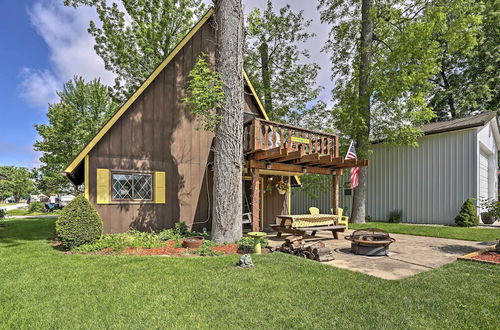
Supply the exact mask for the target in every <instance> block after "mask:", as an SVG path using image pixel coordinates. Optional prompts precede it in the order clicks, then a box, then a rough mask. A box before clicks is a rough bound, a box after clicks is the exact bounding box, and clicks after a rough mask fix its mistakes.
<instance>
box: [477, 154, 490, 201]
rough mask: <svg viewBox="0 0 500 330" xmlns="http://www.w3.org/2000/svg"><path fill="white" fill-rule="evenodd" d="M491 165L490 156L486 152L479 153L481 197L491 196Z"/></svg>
mask: <svg viewBox="0 0 500 330" xmlns="http://www.w3.org/2000/svg"><path fill="white" fill-rule="evenodd" d="M488 174H489V166H488V156H487V155H486V154H484V153H482V152H481V153H480V155H479V197H480V198H488V197H489V196H490V190H489V186H490V185H489V175H488Z"/></svg>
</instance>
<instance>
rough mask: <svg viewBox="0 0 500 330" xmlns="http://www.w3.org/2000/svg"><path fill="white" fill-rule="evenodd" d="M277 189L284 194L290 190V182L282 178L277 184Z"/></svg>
mask: <svg viewBox="0 0 500 330" xmlns="http://www.w3.org/2000/svg"><path fill="white" fill-rule="evenodd" d="M276 189H277V190H278V193H279V194H280V195H284V194H286V192H287V191H288V184H287V183H286V182H285V181H283V180H280V182H278V183H277V184H276Z"/></svg>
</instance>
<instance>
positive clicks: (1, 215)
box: [0, 209, 7, 220]
mask: <svg viewBox="0 0 500 330" xmlns="http://www.w3.org/2000/svg"><path fill="white" fill-rule="evenodd" d="M6 214H7V212H6V211H5V210H4V209H0V220H2V219H3V218H5V215H6Z"/></svg>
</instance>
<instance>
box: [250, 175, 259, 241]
mask: <svg viewBox="0 0 500 330" xmlns="http://www.w3.org/2000/svg"><path fill="white" fill-rule="evenodd" d="M251 171H252V231H253V232H257V231H259V214H260V199H259V196H260V174H259V169H258V168H252V169H251Z"/></svg>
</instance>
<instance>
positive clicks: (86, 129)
mask: <svg viewBox="0 0 500 330" xmlns="http://www.w3.org/2000/svg"><path fill="white" fill-rule="evenodd" d="M57 94H58V96H59V102H57V103H55V104H49V110H48V112H47V119H48V123H47V124H40V125H35V128H36V130H37V131H38V134H39V135H40V137H41V139H40V140H38V141H36V142H35V144H34V149H35V150H37V151H41V152H42V156H41V157H40V161H41V162H42V163H43V165H42V166H41V167H40V169H39V172H40V173H39V175H38V177H39V180H38V183H39V189H40V190H42V191H44V192H45V193H55V192H60V191H67V190H71V189H72V188H71V186H68V185H69V184H68V180H66V179H65V178H64V177H63V176H62V175H61V173H62V171H63V170H64V167H65V166H66V165H68V164H69V162H70V161H71V160H72V159H73V158H74V157H75V156H76V155H77V154H78V153H79V152H80V151H81V149H82V148H83V147H84V146H85V145H86V144H87V142H88V141H90V139H91V138H92V137H93V136H94V135H95V134H96V133H97V132H98V131H99V129H100V128H101V127H102V126H103V125H104V123H105V122H106V121H107V120H108V119H109V118H110V117H111V115H112V114H113V113H114V111H115V109H116V103H115V102H114V101H113V99H112V97H111V96H110V93H109V89H108V87H107V86H104V85H102V84H101V83H100V81H99V80H98V79H95V80H92V81H90V82H88V83H87V82H85V80H84V79H83V78H81V77H74V78H73V79H72V80H70V81H68V82H67V83H66V84H65V85H64V87H63V90H62V91H60V92H58V93H57Z"/></svg>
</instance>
